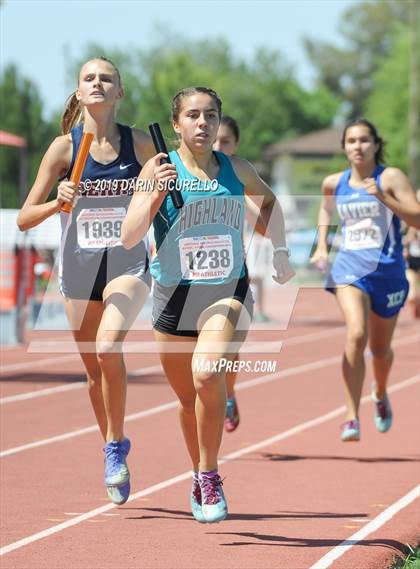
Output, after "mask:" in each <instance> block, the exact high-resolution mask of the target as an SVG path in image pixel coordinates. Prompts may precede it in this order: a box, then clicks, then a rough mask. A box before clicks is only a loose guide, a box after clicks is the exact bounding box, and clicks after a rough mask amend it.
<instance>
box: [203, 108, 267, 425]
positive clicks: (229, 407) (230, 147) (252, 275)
mask: <svg viewBox="0 0 420 569" xmlns="http://www.w3.org/2000/svg"><path fill="white" fill-rule="evenodd" d="M239 140H240V131H239V126H238V123H237V122H236V120H235V119H234V118H233V117H230V116H228V115H223V117H222V120H221V121H220V126H219V130H218V131H217V137H216V140H215V141H214V144H213V150H217V151H218V152H223V153H224V154H226V155H227V156H233V155H235V154H236V151H237V150H238V147H239ZM245 206H246V209H245V213H246V220H247V221H248V222H249V223H248V225H249V227H247V228H248V232H245V241H246V242H245V247H246V262H247V267H248V269H249V280H250V284H251V288H252V287H253V285H254V291H253V292H255V306H254V315H253V318H254V320H256V321H258V322H267V321H268V320H269V318H268V317H267V316H266V315H265V314H264V311H263V299H264V278H265V277H266V276H267V271H269V267H270V264H271V254H272V253H271V248H272V247H271V243H270V240H269V239H266V238H264V237H262V235H265V234H266V231H267V229H266V228H265V227H264V226H263V225H262V224H261V220H260V219H259V214H260V209H259V207H258V204H256V203H254V202H253V201H252V200H251V198H249V197H247V196H245ZM268 259H270V262H268ZM250 263H251V265H250ZM257 273H258V275H257ZM237 376H238V373H237V372H233V371H228V372H227V373H226V390H227V401H226V417H225V431H226V432H228V433H232V432H233V431H235V430H236V429H237V428H238V426H239V421H240V414H239V406H238V402H237V399H236V394H235V383H236V379H237Z"/></svg>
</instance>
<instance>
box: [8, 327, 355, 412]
mask: <svg viewBox="0 0 420 569" xmlns="http://www.w3.org/2000/svg"><path fill="white" fill-rule="evenodd" d="M342 331H344V327H342V328H340V329H337V330H322V331H321V332H311V333H310V334H305V335H303V336H293V337H291V338H287V339H285V340H283V345H286V346H288V345H295V344H302V343H303V344H306V342H316V341H317V340H321V339H323V338H326V337H328V336H335V335H337V332H342ZM253 344H256V342H253ZM266 344H269V345H270V346H271V344H275V346H276V347H277V348H278V345H279V342H266ZM70 357H71V358H73V357H74V358H76V357H78V354H74V355H73V356H62V358H64V361H66V360H67V359H69V358H70ZM60 359H61V358H60V357H57V358H48V359H43V360H38V362H39V363H38V365H41V364H47V365H49V364H51V363H55V362H57V360H59V361H60ZM34 363H36V362H34ZM16 366H19V367H18V368H17V369H26V368H29V369H30V368H31V367H32V364H31V363H30V362H26V363H23V364H11V366H3V368H2V371H3V372H7V371H13V370H14V369H15V367H16ZM158 371H162V366H160V365H159V366H154V367H150V368H137V369H135V370H134V371H131V372H129V375H143V374H145V373H155V372H158ZM68 385H73V386H74V387H69V386H68ZM84 385H85V383H80V382H75V383H74V382H72V383H71V384H67V385H65V386H61V385H60V386H57V387H50V388H48V389H42V390H38V391H28V392H27V393H21V394H19V395H10V396H9V397H3V398H0V405H4V404H6V403H13V402H16V401H24V400H25V399H33V398H35V397H41V396H43V395H52V394H54V393H61V392H62V391H67V390H68V389H80V388H81V387H83V386H84Z"/></svg>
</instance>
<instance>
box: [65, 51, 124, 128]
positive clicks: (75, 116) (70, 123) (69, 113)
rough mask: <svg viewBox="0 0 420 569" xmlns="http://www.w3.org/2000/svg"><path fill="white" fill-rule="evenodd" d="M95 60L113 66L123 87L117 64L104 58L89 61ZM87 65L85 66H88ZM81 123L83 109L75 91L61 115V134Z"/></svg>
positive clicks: (93, 59)
mask: <svg viewBox="0 0 420 569" xmlns="http://www.w3.org/2000/svg"><path fill="white" fill-rule="evenodd" d="M95 59H98V60H99V61H106V62H107V63H110V64H111V65H112V67H113V68H114V69H115V72H116V74H117V77H118V83H119V84H120V86H121V87H122V82H121V75H120V72H119V70H118V67H117V66H116V65H115V63H114V62H113V61H111V60H110V59H108V58H107V57H104V56H100V57H94V58H92V59H89V61H95ZM89 61H86V63H89ZM86 63H85V64H84V65H86ZM81 122H83V107H82V105H81V103H80V101H79V100H78V99H77V97H76V91H74V92H73V93H72V94H71V95H70V97H69V98H68V99H67V101H66V105H65V107H64V111H63V114H62V115H61V121H60V126H61V132H62V133H63V134H68V133H69V132H70V131H71V129H72V128H74V127H75V126H77V125H78V124H79V123H81Z"/></svg>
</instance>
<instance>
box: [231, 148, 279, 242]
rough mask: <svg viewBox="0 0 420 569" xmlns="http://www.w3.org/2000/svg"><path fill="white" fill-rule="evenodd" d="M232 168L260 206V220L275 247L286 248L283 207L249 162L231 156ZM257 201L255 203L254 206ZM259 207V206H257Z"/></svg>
mask: <svg viewBox="0 0 420 569" xmlns="http://www.w3.org/2000/svg"><path fill="white" fill-rule="evenodd" d="M231 161H232V166H233V167H234V170H235V173H236V175H237V176H238V178H239V179H240V180H241V182H242V183H243V184H244V186H245V193H246V195H247V196H249V197H250V199H251V200H252V199H253V198H256V200H258V201H259V202H261V205H260V208H261V209H260V214H259V215H260V218H261V221H262V223H263V226H265V227H266V234H267V236H268V237H269V238H270V239H271V241H272V243H273V247H275V248H276V247H284V246H285V244H286V235H285V228H284V218H283V211H282V209H281V206H280V204H279V202H278V200H277V198H276V196H275V195H274V193H273V192H272V190H271V189H270V187H269V186H268V185H267V184H266V183H265V182H264V181H263V180H262V179H261V178H260V176H259V175H258V172H257V171H256V169H255V168H254V166H252V164H250V163H249V162H248V161H247V160H244V159H242V158H239V157H237V156H231ZM255 203H256V201H254V204H255ZM257 207H258V206H257Z"/></svg>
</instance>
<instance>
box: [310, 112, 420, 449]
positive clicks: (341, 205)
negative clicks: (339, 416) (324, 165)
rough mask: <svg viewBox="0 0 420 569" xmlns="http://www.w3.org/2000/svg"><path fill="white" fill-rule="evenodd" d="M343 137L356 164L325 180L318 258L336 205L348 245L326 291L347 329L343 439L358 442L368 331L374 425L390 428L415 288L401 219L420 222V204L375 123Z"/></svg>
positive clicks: (358, 124) (349, 129) (356, 124)
mask: <svg viewBox="0 0 420 569" xmlns="http://www.w3.org/2000/svg"><path fill="white" fill-rule="evenodd" d="M341 142H342V147H343V148H344V151H345V153H346V156H347V159H348V160H349V162H350V168H349V169H348V170H345V171H344V172H338V173H337V174H332V175H331V176H327V177H326V178H325V180H324V181H323V184H322V190H323V194H324V197H323V201H322V203H321V208H320V212H319V218H318V226H319V241H318V245H317V248H316V250H315V252H314V255H313V257H312V259H311V260H312V262H313V263H315V264H320V265H321V264H322V265H324V264H325V263H326V260H327V257H328V250H327V235H328V226H329V224H330V221H331V217H332V213H333V209H334V206H335V205H336V207H337V210H338V214H339V216H340V219H341V222H342V226H343V231H342V243H341V246H340V250H339V252H338V253H337V256H336V258H335V261H334V264H333V266H332V268H331V270H330V273H329V276H328V278H327V290H329V291H331V292H335V295H336V298H337V302H338V305H339V307H340V309H341V311H342V313H343V316H344V320H345V323H346V328H347V337H346V344H345V348H344V355H343V364H342V369H343V376H344V383H345V388H346V391H345V392H346V404H347V416H346V421H345V423H344V425H343V428H342V433H341V439H342V440H343V441H358V440H359V439H360V423H359V404H360V397H361V392H362V387H363V381H364V376H365V361H364V350H365V347H366V344H367V341H368V336H369V346H370V351H371V353H372V362H373V372H374V376H375V383H374V385H373V386H372V399H373V401H374V402H375V417H374V419H375V425H376V428H377V429H378V431H380V432H382V433H384V432H386V431H388V430H389V429H390V427H391V423H392V410H391V405H390V402H389V399H388V396H387V393H386V385H387V381H388V376H389V372H390V369H391V365H392V360H393V352H392V349H391V340H392V335H393V332H394V329H395V325H396V323H397V318H398V313H399V311H400V309H401V308H402V306H403V304H404V302H405V299H406V297H407V291H408V283H407V279H406V277H405V264H404V258H403V254H402V244H401V231H400V219H399V218H401V219H402V220H404V221H405V222H406V223H407V224H408V225H415V226H417V227H419V226H420V204H419V203H418V202H417V200H416V198H415V195H414V192H413V190H412V188H411V187H410V183H409V181H408V179H407V178H406V176H405V175H404V174H403V173H402V172H401V171H400V170H398V169H397V168H389V167H385V166H383V165H382V163H383V140H382V138H380V137H379V135H378V133H377V131H376V128H375V127H374V125H373V124H372V123H370V122H369V121H367V120H365V119H359V120H355V121H353V122H352V123H350V124H349V125H347V126H346V128H345V129H344V132H343V136H342V141H341Z"/></svg>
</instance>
